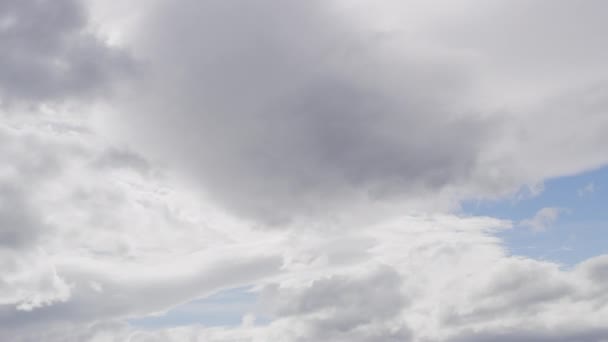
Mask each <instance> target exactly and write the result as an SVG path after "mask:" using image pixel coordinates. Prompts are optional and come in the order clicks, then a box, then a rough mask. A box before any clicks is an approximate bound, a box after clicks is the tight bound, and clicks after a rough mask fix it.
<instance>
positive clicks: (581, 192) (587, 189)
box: [576, 182, 595, 197]
mask: <svg viewBox="0 0 608 342" xmlns="http://www.w3.org/2000/svg"><path fill="white" fill-rule="evenodd" d="M593 192H595V184H594V183H593V182H591V183H587V185H585V186H584V187H582V188H579V189H578V190H577V191H576V193H577V194H578V197H583V196H586V195H588V194H591V193H593Z"/></svg>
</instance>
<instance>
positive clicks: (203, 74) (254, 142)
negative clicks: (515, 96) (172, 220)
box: [124, 0, 493, 223]
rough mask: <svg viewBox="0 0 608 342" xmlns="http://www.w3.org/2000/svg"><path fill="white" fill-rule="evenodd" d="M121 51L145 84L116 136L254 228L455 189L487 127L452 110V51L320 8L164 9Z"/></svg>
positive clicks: (199, 5) (189, 4)
mask: <svg viewBox="0 0 608 342" xmlns="http://www.w3.org/2000/svg"><path fill="white" fill-rule="evenodd" d="M277 13H281V15H279V16H277V15H276V14H277ZM184 40H186V41H188V42H189V43H188V44H182V43H181V42H182V41H184ZM134 51H135V52H136V54H138V56H139V58H141V59H142V60H146V61H147V66H148V67H149V69H148V70H147V71H148V73H149V74H148V76H149V77H147V78H146V79H145V83H144V84H142V85H141V87H140V88H138V91H137V93H136V94H135V95H134V96H136V98H134V101H132V102H134V103H135V106H134V107H128V109H125V110H126V111H127V112H128V113H129V114H127V115H125V116H124V118H126V120H127V121H130V124H132V125H133V126H132V127H133V130H132V131H130V132H132V133H129V134H130V135H132V136H134V137H136V139H135V140H136V141H137V140H139V141H140V142H142V145H138V146H139V147H140V148H142V149H143V150H145V151H148V152H149V153H150V154H151V155H155V156H159V157H160V158H161V159H163V160H166V161H168V162H170V163H171V164H172V165H175V166H176V168H178V169H179V170H181V172H182V173H183V174H185V175H187V176H188V177H189V178H190V179H193V181H194V182H195V183H198V184H199V185H201V186H202V188H203V189H204V191H206V192H207V193H209V195H210V196H211V197H212V198H213V199H214V200H217V201H219V202H221V203H223V204H224V205H225V206H226V207H227V208H229V209H231V210H233V212H235V213H237V214H239V215H243V216H245V217H250V218H251V217H254V218H256V219H259V220H261V221H267V222H279V223H282V222H284V221H286V220H289V219H291V218H293V217H294V216H299V215H304V216H306V215H310V214H312V215H323V213H327V212H331V211H334V210H336V209H339V208H340V207H341V204H343V203H348V202H351V201H356V199H357V198H363V200H366V199H367V198H370V197H371V198H393V197H395V196H397V197H399V196H401V195H403V194H407V195H408V196H409V198H413V197H415V196H418V195H420V194H424V193H426V192H428V191H438V190H440V189H442V188H444V187H445V186H447V185H451V184H455V183H459V182H462V181H464V180H466V179H467V178H468V177H469V176H470V175H471V173H472V172H473V171H472V169H473V168H475V165H476V160H477V156H478V154H479V150H480V149H481V148H482V147H483V146H484V145H485V144H486V140H487V139H488V134H487V131H488V130H489V129H490V125H491V123H493V120H490V119H487V118H485V119H484V118H481V117H480V116H479V115H477V113H475V112H474V109H472V108H469V107H468V106H467V105H466V104H467V99H468V97H469V96H470V94H469V89H470V88H471V80H470V78H471V76H470V72H471V71H470V70H469V69H470V65H468V64H467V62H465V61H462V58H461V57H460V56H459V55H458V54H456V53H450V52H445V51H443V50H441V49H440V48H434V47H425V46H419V44H418V42H416V41H415V40H409V39H405V40H404V39H402V38H401V37H399V36H397V35H387V36H378V35H376V34H375V33H374V32H369V31H366V30H364V29H360V28H358V27H356V26H353V25H350V24H348V23H347V22H346V18H343V17H341V16H340V15H338V14H337V13H335V12H334V11H332V9H331V6H330V5H328V4H326V3H324V2H320V1H312V2H306V3H301V2H295V1H291V2H288V3H276V2H273V1H265V0H259V1H253V2H251V1H236V2H228V3H226V2H223V1H204V2H198V1H188V0H184V1H180V2H179V4H176V3H164V4H163V5H161V6H160V7H159V8H158V9H156V10H154V11H153V13H152V15H151V17H150V18H149V19H148V20H147V21H146V22H145V24H143V25H142V31H141V33H140V36H139V38H138V39H137V40H135V42H134ZM135 127H137V129H135ZM159 142H162V143H159Z"/></svg>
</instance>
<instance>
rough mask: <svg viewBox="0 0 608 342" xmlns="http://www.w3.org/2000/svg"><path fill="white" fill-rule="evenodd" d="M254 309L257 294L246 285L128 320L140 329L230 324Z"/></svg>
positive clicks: (264, 320) (260, 320) (259, 321)
mask: <svg viewBox="0 0 608 342" xmlns="http://www.w3.org/2000/svg"><path fill="white" fill-rule="evenodd" d="M256 311H259V310H257V295H256V293H254V292H251V291H250V288H248V287H239V288H233V289H228V290H224V291H220V292H218V293H216V294H213V295H211V296H209V297H207V298H203V299H198V300H194V301H191V302H188V303H184V304H182V305H178V306H176V307H174V308H172V309H171V310H169V311H167V312H165V313H163V314H161V315H154V316H146V317H141V318H135V319H131V320H129V324H130V325H132V326H134V327H137V328H141V329H161V328H169V327H178V326H186V325H202V326H207V327H219V326H225V327H231V326H238V325H240V324H241V323H242V320H243V317H244V316H245V315H247V314H249V313H255V312H256ZM255 322H256V324H265V323H268V319H267V318H264V317H262V316H260V315H256V321H255Z"/></svg>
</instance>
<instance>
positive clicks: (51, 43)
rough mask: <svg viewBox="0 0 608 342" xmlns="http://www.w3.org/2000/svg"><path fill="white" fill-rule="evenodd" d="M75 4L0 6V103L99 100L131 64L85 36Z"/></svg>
mask: <svg viewBox="0 0 608 342" xmlns="http://www.w3.org/2000/svg"><path fill="white" fill-rule="evenodd" d="M87 24H88V23H87V15H86V12H85V9H84V7H83V4H82V2H81V1H79V0H52V1H51V0H1V1H0V50H2V54H0V103H4V104H11V103H20V102H25V103H38V102H43V101H62V100H65V99H73V98H75V97H78V96H90V95H94V96H97V95H98V94H93V93H94V92H96V91H100V90H103V89H104V87H105V86H106V85H108V84H109V82H110V81H111V80H112V79H113V78H114V77H116V76H119V75H121V74H124V73H126V72H130V71H129V70H130V69H131V67H132V62H131V60H130V58H129V57H128V56H127V55H126V54H125V53H124V52H123V51H120V50H118V49H115V48H112V47H109V46H108V45H107V44H106V43H105V42H103V41H102V40H101V39H99V38H97V37H96V36H95V35H94V34H92V33H90V32H88V31H87V29H88V28H87Z"/></svg>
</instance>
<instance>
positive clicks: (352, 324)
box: [262, 266, 410, 341]
mask: <svg viewBox="0 0 608 342" xmlns="http://www.w3.org/2000/svg"><path fill="white" fill-rule="evenodd" d="M401 285H402V280H401V276H400V275H399V274H398V273H397V272H396V271H395V270H394V269H392V268H391V267H389V266H383V267H381V268H379V269H377V270H375V271H372V272H370V273H369V274H366V275H364V276H339V275H336V276H332V277H329V278H326V279H319V280H316V281H314V282H313V283H312V284H311V285H310V286H308V287H305V288H303V289H281V288H277V287H268V288H267V289H266V290H265V291H264V292H263V293H262V303H263V305H264V307H271V308H273V309H272V311H273V313H274V314H275V315H276V317H277V318H283V319H285V318H287V319H291V320H293V321H294V323H293V324H295V325H298V324H304V330H305V333H304V335H303V336H300V337H298V338H297V339H296V340H297V341H300V340H301V341H310V340H331V341H393V340H395V341H407V340H409V338H410V331H409V329H408V328H407V326H406V324H404V323H403V322H392V320H393V319H396V318H397V317H398V316H399V314H400V313H401V311H402V310H403V309H404V308H406V307H407V305H408V303H409V300H408V298H407V297H406V296H405V294H403V293H402V288H401Z"/></svg>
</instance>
